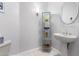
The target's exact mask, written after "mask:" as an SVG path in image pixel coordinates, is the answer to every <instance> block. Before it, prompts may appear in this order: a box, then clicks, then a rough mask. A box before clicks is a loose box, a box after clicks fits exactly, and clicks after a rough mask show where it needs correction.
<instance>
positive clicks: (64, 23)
mask: <svg viewBox="0 0 79 59" xmlns="http://www.w3.org/2000/svg"><path fill="white" fill-rule="evenodd" d="M64 3H69V2H64ZM64 3H63V4H62V6H61V13H60V17H61V22H62V23H63V24H66V25H70V24H73V23H74V22H75V21H76V19H77V17H78V13H79V7H78V13H77V16H76V18H75V19H74V20H73V21H72V22H70V23H65V22H64V21H63V20H62V11H63V5H64ZM71 3H72V2H71ZM74 3H76V4H77V5H78V3H77V2H74ZM78 6H79V5H78Z"/></svg>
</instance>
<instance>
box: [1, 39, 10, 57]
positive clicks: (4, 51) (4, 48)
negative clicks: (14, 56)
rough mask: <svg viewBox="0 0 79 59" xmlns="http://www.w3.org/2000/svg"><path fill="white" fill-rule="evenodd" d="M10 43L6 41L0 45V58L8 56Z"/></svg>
mask: <svg viewBox="0 0 79 59" xmlns="http://www.w3.org/2000/svg"><path fill="white" fill-rule="evenodd" d="M10 45H11V41H10V40H7V41H4V43H2V44H0V56H7V55H9V49H10Z"/></svg>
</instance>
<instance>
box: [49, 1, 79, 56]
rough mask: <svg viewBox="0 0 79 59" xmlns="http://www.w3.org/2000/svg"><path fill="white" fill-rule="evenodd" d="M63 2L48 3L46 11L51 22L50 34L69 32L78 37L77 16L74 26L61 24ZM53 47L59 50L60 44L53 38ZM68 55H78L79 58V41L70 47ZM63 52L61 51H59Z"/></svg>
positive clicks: (78, 21)
mask: <svg viewBox="0 0 79 59" xmlns="http://www.w3.org/2000/svg"><path fill="white" fill-rule="evenodd" d="M62 4H63V2H60V3H59V2H51V3H48V11H50V12H51V14H52V16H51V22H52V33H53V32H59V33H62V32H69V33H72V34H74V35H77V36H79V16H78V18H77V20H76V22H75V23H74V24H71V25H65V24H63V23H62V22H61V17H60V13H61V7H62ZM52 38H53V47H55V48H57V49H59V50H61V46H62V45H61V43H60V42H59V41H58V40H56V39H55V38H54V37H53V36H52ZM70 48H71V49H70V50H69V53H70V54H69V55H78V56H79V40H78V39H77V40H76V41H75V42H74V43H72V45H71V46H70ZM61 52H63V51H61Z"/></svg>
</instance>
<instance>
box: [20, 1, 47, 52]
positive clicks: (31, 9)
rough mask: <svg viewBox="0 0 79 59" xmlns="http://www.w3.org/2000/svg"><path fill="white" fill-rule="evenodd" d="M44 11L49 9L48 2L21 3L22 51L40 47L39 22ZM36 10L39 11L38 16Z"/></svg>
mask: <svg viewBox="0 0 79 59" xmlns="http://www.w3.org/2000/svg"><path fill="white" fill-rule="evenodd" d="M42 11H47V3H40V2H39V3H30V2H28V3H27V2H25V3H20V21H21V22H20V23H21V36H20V37H21V40H20V51H24V50H29V49H33V48H37V47H39V40H40V38H39V37H40V34H39V29H40V28H39V27H40V26H39V22H40V20H41V12H42ZM36 12H39V15H38V16H37V15H36Z"/></svg>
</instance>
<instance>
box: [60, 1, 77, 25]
mask: <svg viewBox="0 0 79 59" xmlns="http://www.w3.org/2000/svg"><path fill="white" fill-rule="evenodd" d="M77 15H78V3H77V2H65V3H64V4H63V7H62V11H61V19H62V21H63V23H65V24H71V23H74V22H75V20H76V18H77Z"/></svg>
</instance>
